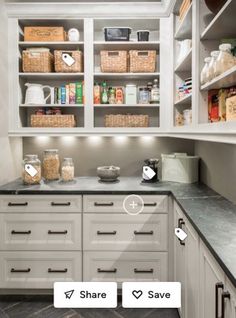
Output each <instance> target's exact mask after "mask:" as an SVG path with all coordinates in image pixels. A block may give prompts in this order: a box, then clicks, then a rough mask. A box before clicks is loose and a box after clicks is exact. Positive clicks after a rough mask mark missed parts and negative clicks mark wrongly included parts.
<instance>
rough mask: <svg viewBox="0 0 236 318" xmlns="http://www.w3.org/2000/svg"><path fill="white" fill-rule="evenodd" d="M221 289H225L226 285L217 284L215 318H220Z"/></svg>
mask: <svg viewBox="0 0 236 318" xmlns="http://www.w3.org/2000/svg"><path fill="white" fill-rule="evenodd" d="M219 289H222V290H223V289H224V284H223V283H221V282H219V283H216V284H215V318H219V313H218V310H219Z"/></svg>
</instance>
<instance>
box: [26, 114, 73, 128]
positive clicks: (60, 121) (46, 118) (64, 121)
mask: <svg viewBox="0 0 236 318" xmlns="http://www.w3.org/2000/svg"><path fill="white" fill-rule="evenodd" d="M30 119H31V127H52V128H56V127H75V125H76V122H75V116H74V115H31V118H30Z"/></svg>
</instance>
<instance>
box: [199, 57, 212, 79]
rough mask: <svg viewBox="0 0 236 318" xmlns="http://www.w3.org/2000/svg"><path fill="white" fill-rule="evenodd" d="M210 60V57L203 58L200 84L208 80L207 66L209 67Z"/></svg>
mask: <svg viewBox="0 0 236 318" xmlns="http://www.w3.org/2000/svg"><path fill="white" fill-rule="evenodd" d="M210 61H211V57H206V58H205V59H204V62H205V65H204V66H203V69H202V71H201V84H202V85H204V84H206V83H207V82H209V79H208V77H209V75H208V68H209V64H210Z"/></svg>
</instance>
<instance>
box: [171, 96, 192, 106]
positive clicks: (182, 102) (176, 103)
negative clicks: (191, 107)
mask: <svg viewBox="0 0 236 318" xmlns="http://www.w3.org/2000/svg"><path fill="white" fill-rule="evenodd" d="M191 99H192V94H189V95H187V96H185V97H184V98H182V99H180V100H178V101H175V103H174V105H175V106H177V105H182V104H187V102H188V101H189V102H190V101H191Z"/></svg>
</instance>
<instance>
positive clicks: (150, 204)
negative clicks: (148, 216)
mask: <svg viewBox="0 0 236 318" xmlns="http://www.w3.org/2000/svg"><path fill="white" fill-rule="evenodd" d="M144 206H157V203H156V202H153V203H144Z"/></svg>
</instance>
